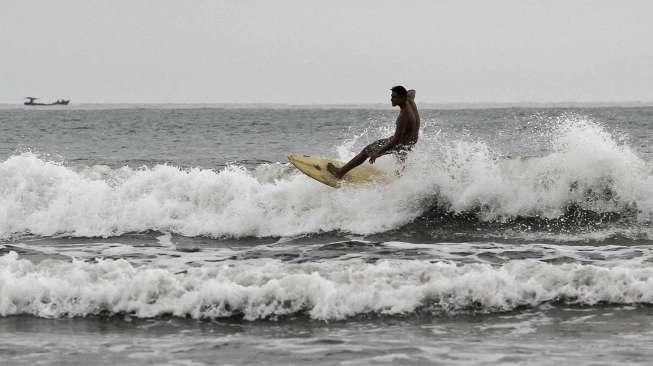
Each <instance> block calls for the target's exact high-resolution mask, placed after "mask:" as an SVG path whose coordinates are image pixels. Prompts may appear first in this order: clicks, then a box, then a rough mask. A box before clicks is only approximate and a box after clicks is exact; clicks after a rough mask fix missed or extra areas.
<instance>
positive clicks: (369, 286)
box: [0, 252, 653, 320]
mask: <svg viewBox="0 0 653 366" xmlns="http://www.w3.org/2000/svg"><path fill="white" fill-rule="evenodd" d="M560 301H561V302H565V303H573V304H581V305H595V304H598V303H613V304H635V303H645V304H651V303H653V269H652V268H650V267H648V266H645V265H644V266H633V265H632V264H629V265H628V266H615V267H610V268H607V267H600V266H596V265H582V264H563V265H551V264H547V263H542V262H538V261H531V260H519V261H511V262H509V263H506V264H504V265H502V266H499V267H496V266H490V265H487V264H464V265H461V264H455V263H448V262H440V263H431V262H429V261H422V260H410V261H408V260H382V261H379V262H377V263H375V264H369V263H365V262H364V261H361V260H356V259H352V260H346V261H325V262H317V263H315V262H314V263H304V264H288V263H283V262H280V261H277V260H273V259H256V260H244V261H226V262H222V263H221V264H218V265H214V266H212V267H208V266H202V267H197V268H196V267H192V268H188V269H187V271H182V272H173V271H169V270H167V269H165V268H152V267H147V266H139V267H134V266H132V265H131V264H130V263H128V262H127V261H125V260H98V261H96V262H84V261H73V262H66V261H59V260H45V261H41V262H39V263H38V264H35V263H32V262H30V261H28V260H25V259H21V258H20V257H19V256H18V255H17V254H16V253H14V252H10V253H9V254H6V255H4V256H2V257H0V315H2V316H7V315H12V314H32V315H36V316H40V317H64V316H86V315H90V314H100V313H102V314H122V313H128V314H132V315H134V316H137V317H144V318H147V317H155V316H161V315H166V314H170V315H173V316H180V317H192V318H197V319H200V318H217V317H228V316H243V317H244V318H245V319H249V320H253V319H262V318H275V317H278V316H284V315H297V314H307V315H309V316H310V317H311V318H313V319H323V320H330V319H344V318H348V317H352V316H357V315H361V314H372V313H374V314H379V315H410V314H414V313H416V312H426V313H433V314H438V313H445V314H446V313H452V312H454V313H455V312H460V311H466V310H469V309H474V310H475V311H484V312H496V311H507V310H512V309H515V308H517V307H522V306H528V307H532V306H537V305H541V304H543V303H547V302H560Z"/></svg>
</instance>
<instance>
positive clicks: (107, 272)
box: [0, 105, 653, 365]
mask: <svg viewBox="0 0 653 366" xmlns="http://www.w3.org/2000/svg"><path fill="white" fill-rule="evenodd" d="M396 114H397V111H396V110H391V109H379V108H376V109H365V108H364V107H360V108H340V109H338V108H318V107H302V108H290V107H288V108H283V107H276V108H267V109H266V108H218V107H215V106H213V107H212V106H203V107H201V106H197V107H187V106H165V105H163V106H108V105H107V106H102V105H95V106H83V105H82V106H69V107H56V108H35V109H26V108H22V107H14V106H4V107H2V108H0V361H2V363H3V364H4V363H6V364H19V365H20V364H23V365H33V364H51V363H73V364H91V363H92V364H100V365H113V364H117V363H118V364H156V365H159V364H171V365H202V364H281V365H285V364H299V363H309V362H310V363H311V364H320V365H322V364H325V365H331V364H343V365H359V364H428V363H432V364H442V365H466V364H484V365H498V364H513V363H522V364H542V365H548V364H560V363H572V362H573V363H575V364H593V365H599V364H605V365H611V364H616V363H625V364H649V363H650V358H651V356H653V346H651V344H652V343H651V341H652V340H653V322H652V321H651V319H653V318H652V317H651V313H653V306H651V305H652V304H653V231H652V229H651V218H652V217H653V216H652V215H653V171H652V169H651V168H652V166H651V161H652V159H653V150H651V142H652V140H653V132H652V131H653V129H651V124H652V123H653V108H652V107H632V108H608V107H603V108H565V109H556V108H539V109H536V108H505V109H469V110H421V115H422V124H423V126H422V131H421V137H420V141H419V143H418V145H417V146H416V147H415V149H414V151H413V152H412V153H411V154H410V155H409V159H408V162H407V165H406V166H405V168H404V170H403V172H402V173H401V175H400V176H399V177H396V171H397V170H398V167H397V166H396V162H395V161H394V160H393V159H392V157H389V156H386V157H383V158H380V159H379V160H377V163H376V164H375V165H376V166H378V167H379V168H380V169H382V170H384V171H385V172H387V174H388V175H389V176H394V177H395V178H394V179H391V180H390V181H389V182H386V183H384V184H378V185H368V186H361V187H344V188H342V189H338V190H335V189H332V188H330V187H327V186H324V185H321V184H319V183H317V182H315V181H313V180H311V179H310V178H308V177H306V176H304V175H302V174H301V173H299V172H298V171H297V170H295V169H294V168H293V167H292V166H290V165H289V164H288V163H287V160H286V156H287V155H288V154H290V153H293V152H298V153H306V154H313V155H321V156H325V157H334V158H338V159H341V160H346V159H349V158H351V157H353V156H354V155H355V154H356V153H357V152H358V151H359V150H360V149H361V148H362V147H363V146H365V145H366V144H367V143H369V142H371V141H373V140H375V139H378V138H381V137H386V136H388V135H390V134H392V132H393V130H392V128H393V125H394V118H395V117H396Z"/></svg>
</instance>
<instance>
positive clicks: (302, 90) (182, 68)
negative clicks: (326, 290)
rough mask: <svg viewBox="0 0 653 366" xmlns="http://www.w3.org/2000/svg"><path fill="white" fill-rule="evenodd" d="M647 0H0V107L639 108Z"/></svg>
mask: <svg viewBox="0 0 653 366" xmlns="http://www.w3.org/2000/svg"><path fill="white" fill-rule="evenodd" d="M652 16H653V2H651V1H628V0H626V1H617V0H615V1H524V0H514V1H501V0H498V1H480V0H479V1H414V0H404V1H398V0H394V1H382V0H371V1H352V0H348V1H339V0H329V1H326V0H325V1H299V0H298V1H279V0H277V1H255V0H238V1H236V0H233V1H181V0H179V1H171V0H157V1H144V0H131V1H123V0H111V1H109V0H107V1H91V0H79V1H76V0H56V1H35V0H29V1H26V0H0V50H1V51H0V52H1V55H0V101H3V102H20V101H22V98H23V97H25V96H27V95H35V96H41V97H44V98H57V97H70V98H72V99H73V101H74V102H255V103H256V102H275V103H292V104H303V103H324V104H329V103H385V102H386V101H387V100H388V88H389V87H392V86H393V85H395V84H399V83H401V84H404V85H405V86H407V87H411V88H415V89H417V91H418V100H420V101H423V102H435V103H447V102H557V101H574V102H583V101H636V100H644V101H653V20H652V19H653V18H652Z"/></svg>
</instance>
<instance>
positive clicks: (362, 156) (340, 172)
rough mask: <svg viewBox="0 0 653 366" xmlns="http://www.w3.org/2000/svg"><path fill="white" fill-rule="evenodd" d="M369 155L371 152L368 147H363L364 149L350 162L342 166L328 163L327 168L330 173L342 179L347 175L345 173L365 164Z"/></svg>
mask: <svg viewBox="0 0 653 366" xmlns="http://www.w3.org/2000/svg"><path fill="white" fill-rule="evenodd" d="M368 157H369V153H368V152H367V149H363V151H361V152H360V153H358V155H356V156H354V158H353V159H351V160H349V162H348V163H347V164H345V165H343V166H342V167H341V168H338V167H337V166H335V165H333V164H331V163H329V164H327V170H328V171H329V173H331V174H333V176H334V177H336V178H338V179H341V178H342V177H344V176H345V174H347V172H348V171H350V170H352V169H354V168H355V167H357V166H359V165H361V164H363V163H364V162H365V160H367V158H368Z"/></svg>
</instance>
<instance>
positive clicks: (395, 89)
mask: <svg viewBox="0 0 653 366" xmlns="http://www.w3.org/2000/svg"><path fill="white" fill-rule="evenodd" d="M390 90H392V91H393V92H395V93H397V95H398V96H400V97H405V96H407V95H408V91H407V90H406V88H404V87H403V86H401V85H397V86H395V87H393V88H392V89H390Z"/></svg>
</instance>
